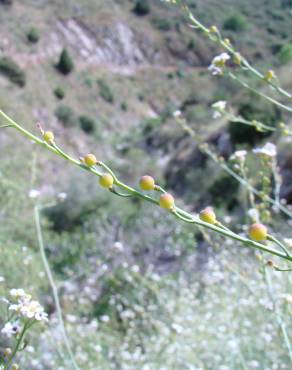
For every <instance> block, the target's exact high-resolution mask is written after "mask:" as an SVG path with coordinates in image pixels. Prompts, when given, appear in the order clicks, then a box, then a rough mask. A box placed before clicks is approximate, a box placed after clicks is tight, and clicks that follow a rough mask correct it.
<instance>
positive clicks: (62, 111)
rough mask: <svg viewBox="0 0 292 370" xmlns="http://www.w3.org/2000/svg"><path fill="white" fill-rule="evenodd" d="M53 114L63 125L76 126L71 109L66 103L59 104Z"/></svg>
mask: <svg viewBox="0 0 292 370" xmlns="http://www.w3.org/2000/svg"><path fill="white" fill-rule="evenodd" d="M55 115H56V117H57V118H58V120H59V121H61V122H62V123H63V125H64V126H76V124H77V120H76V117H75V114H74V111H73V109H72V108H71V107H69V106H67V105H59V106H58V107H57V109H56V110H55Z"/></svg>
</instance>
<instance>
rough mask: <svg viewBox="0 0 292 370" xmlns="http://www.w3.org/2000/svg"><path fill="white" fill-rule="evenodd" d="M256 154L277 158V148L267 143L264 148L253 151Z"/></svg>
mask: <svg viewBox="0 0 292 370" xmlns="http://www.w3.org/2000/svg"><path fill="white" fill-rule="evenodd" d="M253 152H254V153H255V154H259V155H263V156H266V157H271V158H274V157H276V156H277V147H276V145H275V144H273V143H266V144H265V145H264V146H263V147H262V148H256V149H253Z"/></svg>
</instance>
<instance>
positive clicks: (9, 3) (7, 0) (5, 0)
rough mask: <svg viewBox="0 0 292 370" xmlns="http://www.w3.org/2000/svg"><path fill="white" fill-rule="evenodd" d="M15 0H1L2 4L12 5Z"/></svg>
mask: <svg viewBox="0 0 292 370" xmlns="http://www.w3.org/2000/svg"><path fill="white" fill-rule="evenodd" d="M12 3H13V0H0V4H3V5H12Z"/></svg>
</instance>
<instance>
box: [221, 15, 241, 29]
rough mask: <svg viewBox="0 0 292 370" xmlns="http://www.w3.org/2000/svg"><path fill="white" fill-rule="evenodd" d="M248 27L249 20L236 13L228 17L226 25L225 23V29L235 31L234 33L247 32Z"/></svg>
mask: <svg viewBox="0 0 292 370" xmlns="http://www.w3.org/2000/svg"><path fill="white" fill-rule="evenodd" d="M246 27H247V20H246V18H245V17H244V16H243V15H242V14H239V13H235V14H233V15H231V16H230V17H228V18H227V19H226V20H225V21H224V23H223V28H224V29H225V30H228V31H233V32H240V31H243V30H245V29H246Z"/></svg>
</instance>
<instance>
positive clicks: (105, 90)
mask: <svg viewBox="0 0 292 370" xmlns="http://www.w3.org/2000/svg"><path fill="white" fill-rule="evenodd" d="M97 83H98V86H99V93H100V96H101V97H102V98H103V99H104V100H105V101H106V102H108V103H113V102H114V100H115V98H114V95H113V93H112V90H111V88H110V87H109V85H108V84H107V83H106V82H105V81H104V80H101V79H100V80H98V81H97Z"/></svg>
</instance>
